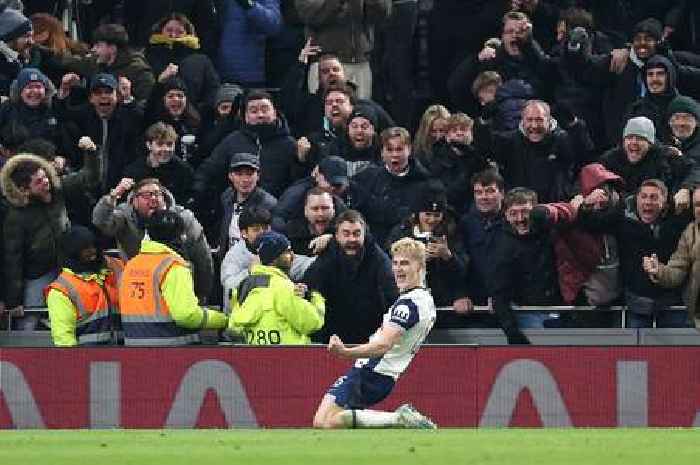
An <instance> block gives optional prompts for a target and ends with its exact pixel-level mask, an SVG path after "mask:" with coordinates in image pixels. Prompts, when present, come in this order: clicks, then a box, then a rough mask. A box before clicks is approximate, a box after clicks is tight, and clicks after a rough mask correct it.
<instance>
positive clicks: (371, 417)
mask: <svg viewBox="0 0 700 465" xmlns="http://www.w3.org/2000/svg"><path fill="white" fill-rule="evenodd" d="M353 414H354V419H353ZM343 421H344V422H345V425H346V426H347V427H348V428H392V427H398V426H401V425H400V424H399V416H398V414H397V413H395V412H382V411H380V410H345V411H344V412H343Z"/></svg>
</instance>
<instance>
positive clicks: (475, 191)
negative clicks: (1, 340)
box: [0, 0, 700, 343]
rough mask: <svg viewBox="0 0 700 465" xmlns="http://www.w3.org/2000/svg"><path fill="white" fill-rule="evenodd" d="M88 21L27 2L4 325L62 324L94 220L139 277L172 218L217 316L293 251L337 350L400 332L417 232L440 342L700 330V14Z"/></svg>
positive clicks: (377, 13)
mask: <svg viewBox="0 0 700 465" xmlns="http://www.w3.org/2000/svg"><path fill="white" fill-rule="evenodd" d="M22 3H24V4H22ZM62 3H63V2H53V1H30V0H25V1H24V2H18V1H7V0H3V1H1V2H0V95H1V96H2V104H0V167H2V170H1V171H0V187H1V189H2V199H1V203H0V205H1V208H0V216H1V219H2V221H1V225H2V233H1V239H0V256H1V258H0V259H1V260H2V266H1V267H0V268H1V269H2V272H1V274H2V276H0V278H2V279H1V281H2V286H0V302H1V304H0V309H1V310H2V313H3V315H5V313H10V314H11V315H12V316H13V317H12V319H11V320H8V319H6V318H2V321H3V323H0V324H6V322H7V321H11V322H12V323H11V324H12V325H13V326H14V329H37V328H40V327H41V326H42V324H46V321H44V322H42V320H41V318H40V314H39V313H33V312H25V311H24V310H25V309H27V310H29V309H35V308H41V307H44V306H45V305H46V300H45V295H46V288H47V286H48V285H49V284H50V283H51V282H52V281H53V280H54V279H56V277H57V276H58V275H59V273H60V271H61V269H62V267H64V266H66V263H67V260H68V255H70V254H68V253H67V250H65V248H66V240H65V237H63V236H64V235H65V233H66V232H67V231H68V230H69V229H70V227H71V225H73V226H77V225H83V226H85V227H87V228H89V229H90V230H91V232H92V233H93V234H95V237H96V239H95V241H96V243H97V244H98V246H99V248H101V249H114V250H116V251H118V253H119V255H121V257H122V258H123V259H125V260H128V259H130V258H132V257H134V256H136V255H137V254H138V253H139V247H140V244H141V241H142V240H143V239H144V236H146V234H147V233H146V228H145V224H146V223H147V222H148V220H149V218H150V217H151V216H152V215H153V214H154V213H155V212H159V211H164V210H166V211H170V212H173V214H176V215H177V216H179V217H180V218H181V219H182V223H183V233H182V235H183V237H182V245H183V246H182V249H181V250H180V252H181V253H182V256H183V257H184V259H186V260H187V261H188V262H189V263H190V266H191V270H192V276H193V279H194V288H195V293H196V296H197V298H198V299H199V302H200V304H213V305H221V306H222V307H223V308H224V310H225V311H227V312H228V311H231V309H232V308H234V307H236V306H237V305H238V304H240V303H241V302H238V301H236V299H235V298H234V301H233V304H235V305H232V301H231V297H232V296H236V295H238V296H240V295H241V294H240V289H239V286H240V285H241V283H242V282H244V280H245V279H246V277H247V276H248V275H249V273H250V271H251V269H253V268H254V267H256V266H259V265H260V260H259V257H256V254H255V249H254V244H255V242H256V239H257V238H258V236H260V235H262V234H266V233H268V232H269V231H270V230H274V231H276V232H277V233H282V234H284V235H285V236H286V239H285V240H287V239H288V241H289V244H290V246H291V249H292V250H293V252H294V258H293V259H291V260H290V263H289V268H290V269H289V270H288V274H289V276H290V277H291V279H292V281H294V282H296V283H304V285H305V288H308V289H311V290H313V291H314V292H318V293H320V294H321V295H322V296H323V297H324V298H325V299H326V302H325V305H326V310H325V312H326V313H325V322H324V324H323V326H322V327H321V328H320V329H319V330H318V331H316V332H314V333H313V334H311V336H310V338H311V340H313V341H316V342H327V341H328V338H329V337H330V336H331V335H333V334H338V335H341V338H342V339H343V341H345V342H347V343H361V342H363V341H365V340H366V339H367V337H368V336H369V335H370V332H371V331H372V330H374V329H375V328H376V327H377V326H378V325H379V324H380V322H381V317H382V314H383V313H384V312H385V311H386V309H387V307H388V305H390V304H391V303H392V302H393V301H395V300H396V298H397V295H398V290H397V288H396V284H395V282H394V278H393V276H392V273H391V263H390V259H389V257H388V255H387V252H388V250H390V247H391V244H392V243H393V242H394V241H396V240H398V239H400V238H403V237H412V238H416V239H418V240H420V241H422V242H424V243H425V244H426V254H427V276H426V286H427V287H428V288H429V289H430V291H431V293H432V295H433V298H434V300H435V302H436V305H437V306H439V307H451V310H450V311H444V312H439V317H438V325H442V326H447V327H500V328H502V329H503V331H504V332H505V334H506V336H507V337H508V340H509V342H511V343H527V342H528V341H527V337H526V336H525V335H524V334H523V332H522V331H521V330H522V329H523V328H547V327H562V326H574V327H582V326H595V327H607V326H611V325H614V324H615V323H614V322H613V321H611V318H610V317H609V313H608V312H606V311H596V310H595V309H599V310H605V309H606V308H608V307H611V306H615V305H627V306H628V312H627V322H626V324H627V325H628V326H630V327H651V326H658V327H693V326H695V325H696V319H697V318H698V315H697V314H696V305H697V303H698V297H697V294H698V289H700V284H698V283H699V282H700V278H699V277H698V274H697V273H698V271H697V270H696V267H697V266H700V265H698V264H697V263H698V262H697V261H696V258H698V251H697V250H696V247H695V242H696V237H697V235H698V233H700V230H699V229H698V224H700V190H696V189H695V188H696V186H698V184H700V129H699V128H698V123H699V122H700V104H699V103H698V102H697V101H696V100H695V99H696V98H700V39H699V38H698V37H697V34H696V31H697V30H698V27H700V6H699V5H700V3H698V2H692V1H684V0H672V1H671V0H663V1H661V0H638V1H634V2H631V1H607V0H606V1H592V0H590V1H587V0H496V1H491V0H469V1H463V0H440V1H434V2H427V1H423V0H313V1H311V0H198V1H194V0H190V1H187V0H170V1H160V0H152V1H148V2H132V1H128V0H122V1H98V0H94V1H92V2H90V3H91V8H90V10H89V14H88V13H86V12H84V13H85V14H82V15H80V23H79V25H78V26H79V27H78V29H77V30H78V33H79V39H80V40H75V39H73V38H70V37H69V36H68V35H67V33H66V31H65V30H64V25H63V24H62V23H61V22H60V21H59V20H58V19H57V16H58V14H59V13H60V11H59V10H60V7H61V4H62ZM76 3H78V4H80V3H81V2H76ZM77 8H78V11H83V10H82V9H84V6H77ZM23 9H24V10H23ZM419 17H425V18H427V19H428V21H429V22H428V24H429V28H428V29H427V31H426V37H425V39H426V40H425V41H424V42H418V41H416V40H415V38H416V37H415V36H416V29H417V27H416V26H417V22H418V18H419ZM418 44H422V45H421V46H425V47H427V48H425V49H423V50H419V48H420V47H418V46H417V45H418ZM421 53H422V56H423V57H427V59H428V62H427V63H428V64H427V67H426V71H427V77H428V81H429V84H430V89H429V90H430V92H429V95H428V97H427V98H426V97H425V96H422V98H418V97H419V96H418V91H417V85H416V83H417V80H416V79H417V78H416V76H417V75H418V73H417V72H416V64H417V63H418V61H420V60H419V55H421ZM146 239H148V237H147V236H146ZM686 304H687V311H685V310H673V309H671V307H677V306H682V305H686ZM514 305H519V306H534V307H540V308H546V307H548V306H557V305H576V306H584V307H590V308H592V309H594V310H590V311H588V312H587V313H586V314H580V313H579V314H573V313H572V314H567V313H556V312H542V311H539V312H533V313H530V312H523V311H514V310H513V306H514ZM475 307H478V308H479V310H478V311H477V310H475ZM484 309H487V310H484ZM49 324H50V322H49Z"/></svg>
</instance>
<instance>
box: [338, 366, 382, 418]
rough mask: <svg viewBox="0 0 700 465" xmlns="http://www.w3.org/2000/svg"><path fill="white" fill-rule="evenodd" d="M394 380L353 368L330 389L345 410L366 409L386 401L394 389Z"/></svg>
mask: <svg viewBox="0 0 700 465" xmlns="http://www.w3.org/2000/svg"><path fill="white" fill-rule="evenodd" d="M394 384H395V381H394V378H392V377H391V376H385V375H380V374H379V373H375V372H373V371H370V370H365V369H364V368H356V367H353V368H351V369H350V371H348V372H347V374H345V376H341V377H340V378H338V379H337V380H336V382H335V383H333V385H332V386H331V387H330V389H328V392H327V393H328V394H330V395H332V396H335V403H336V405H338V406H339V407H342V408H344V409H365V408H367V407H369V406H371V405H374V404H376V403H379V402H381V401H382V400H384V399H385V398H386V397H387V396H388V395H389V393H391V390H392V389H394Z"/></svg>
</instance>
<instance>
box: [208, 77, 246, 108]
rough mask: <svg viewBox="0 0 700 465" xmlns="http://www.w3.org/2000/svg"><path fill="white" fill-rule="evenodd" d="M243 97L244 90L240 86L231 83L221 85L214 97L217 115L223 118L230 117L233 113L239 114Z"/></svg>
mask: <svg viewBox="0 0 700 465" xmlns="http://www.w3.org/2000/svg"><path fill="white" fill-rule="evenodd" d="M242 96H243V89H241V87H240V86H238V85H236V84H231V83H224V84H221V87H219V90H217V91H216V96H215V97H214V109H215V110H216V114H217V115H221V116H223V115H230V114H231V113H232V112H233V113H238V111H239V110H240V103H241V102H240V101H241V97H242Z"/></svg>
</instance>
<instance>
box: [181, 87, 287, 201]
mask: <svg viewBox="0 0 700 465" xmlns="http://www.w3.org/2000/svg"><path fill="white" fill-rule="evenodd" d="M243 111H244V120H245V124H244V126H243V128H241V129H240V130H238V131H235V132H233V133H232V134H230V135H229V136H227V137H226V138H225V139H224V140H222V141H221V142H220V143H219V145H217V146H216V148H215V149H214V151H213V152H212V154H211V155H210V156H209V157H207V158H206V159H205V160H204V161H203V162H202V164H201V165H200V166H199V168H198V169H197V171H196V172H195V175H194V185H193V189H194V191H195V194H196V195H197V198H198V200H199V202H200V205H201V207H202V209H203V210H204V211H206V210H207V205H213V204H212V203H211V202H212V201H213V198H212V197H214V196H216V195H220V194H221V192H223V191H224V190H225V189H226V179H225V178H224V177H222V176H221V173H225V172H226V170H227V169H228V166H229V163H230V160H231V157H232V156H233V155H234V154H236V153H252V154H255V155H258V157H260V186H261V187H262V188H263V189H265V190H266V191H267V192H269V193H270V194H272V195H274V196H275V197H279V195H280V194H282V192H283V191H284V189H286V188H287V187H289V185H291V184H292V182H293V181H294V179H295V178H297V177H298V174H299V171H300V170H299V167H298V165H297V164H296V144H295V143H294V139H293V138H292V137H291V136H290V135H289V127H288V126H287V122H286V121H285V119H284V117H283V116H282V115H281V114H278V113H277V110H276V109H275V106H274V104H273V100H272V96H271V95H270V94H268V93H267V92H265V91H260V90H253V91H251V92H250V93H249V94H248V96H247V97H246V99H245V104H244V105H243Z"/></svg>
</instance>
